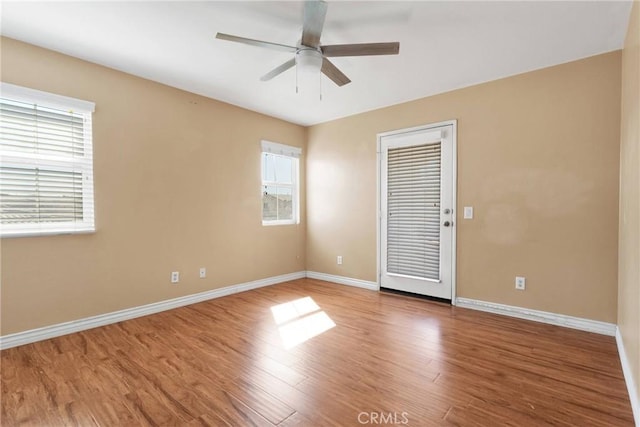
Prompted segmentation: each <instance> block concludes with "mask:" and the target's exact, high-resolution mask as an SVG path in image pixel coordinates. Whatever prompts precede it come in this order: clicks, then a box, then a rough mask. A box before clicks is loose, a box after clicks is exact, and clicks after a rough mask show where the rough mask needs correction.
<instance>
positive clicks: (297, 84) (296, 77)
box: [296, 66, 298, 94]
mask: <svg viewBox="0 0 640 427" xmlns="http://www.w3.org/2000/svg"><path fill="white" fill-rule="evenodd" d="M296 94H298V67H297V66H296Z"/></svg>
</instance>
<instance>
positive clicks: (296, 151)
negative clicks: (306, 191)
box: [260, 140, 302, 226]
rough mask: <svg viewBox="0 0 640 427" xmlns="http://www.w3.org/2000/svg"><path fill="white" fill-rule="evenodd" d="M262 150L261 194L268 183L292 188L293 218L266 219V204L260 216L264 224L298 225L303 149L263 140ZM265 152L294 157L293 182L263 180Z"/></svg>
mask: <svg viewBox="0 0 640 427" xmlns="http://www.w3.org/2000/svg"><path fill="white" fill-rule="evenodd" d="M260 144H261V147H262V150H261V152H260V195H261V197H262V194H263V193H262V189H263V187H265V186H268V185H275V186H279V187H288V188H291V194H292V196H293V206H292V210H293V218H292V219H275V220H265V219H264V206H262V207H261V208H260V217H261V220H262V225H263V226H273V225H296V224H300V156H301V155H302V149H301V148H299V147H294V146H291V145H284V144H279V143H277V142H272V141H267V140H262V141H261V142H260ZM264 153H270V154H275V155H277V156H284V157H290V158H292V159H294V160H295V161H294V162H293V165H292V166H293V171H292V174H293V176H292V177H291V184H287V183H281V182H276V181H263V180H262V173H263V170H262V168H263V167H264V164H263V162H262V156H263V155H264Z"/></svg>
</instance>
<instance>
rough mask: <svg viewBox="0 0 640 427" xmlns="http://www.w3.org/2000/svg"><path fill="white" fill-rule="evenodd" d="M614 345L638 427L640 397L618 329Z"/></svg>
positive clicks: (639, 424) (639, 421) (618, 329)
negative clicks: (616, 347)
mask: <svg viewBox="0 0 640 427" xmlns="http://www.w3.org/2000/svg"><path fill="white" fill-rule="evenodd" d="M616 344H617V345H618V354H619V355H620V363H621V364H622V373H623V374H624V382H625V383H626V384H627V391H628V392H629V400H630V401H631V410H632V411H633V418H634V420H635V421H636V426H640V396H638V391H637V390H638V389H637V388H636V383H635V381H634V379H633V374H632V373H631V365H630V363H629V359H627V353H626V352H625V350H624V343H623V342H622V334H621V333H620V328H618V327H616Z"/></svg>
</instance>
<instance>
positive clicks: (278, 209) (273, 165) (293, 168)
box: [262, 141, 301, 225]
mask: <svg viewBox="0 0 640 427" xmlns="http://www.w3.org/2000/svg"><path fill="white" fill-rule="evenodd" d="M300 153H301V150H300V149H299V148H297V147H290V146H288V145H282V144H276V143H274V142H269V141H262V224H263V225H276V224H297V223H299V222H300V221H299V216H300V215H299V201H298V199H299V191H298V162H299V157H300Z"/></svg>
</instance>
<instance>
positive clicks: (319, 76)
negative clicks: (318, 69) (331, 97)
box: [318, 73, 322, 101]
mask: <svg viewBox="0 0 640 427" xmlns="http://www.w3.org/2000/svg"><path fill="white" fill-rule="evenodd" d="M318 79H320V80H319V81H320V101H322V73H318Z"/></svg>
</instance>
